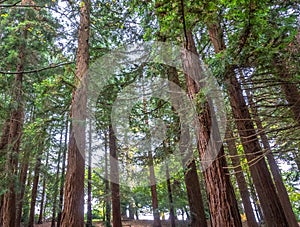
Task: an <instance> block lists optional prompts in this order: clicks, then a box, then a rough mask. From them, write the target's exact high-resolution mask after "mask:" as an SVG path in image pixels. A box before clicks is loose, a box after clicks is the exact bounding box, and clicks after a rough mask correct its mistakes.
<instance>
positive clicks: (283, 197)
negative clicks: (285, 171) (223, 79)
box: [240, 71, 300, 227]
mask: <svg viewBox="0 0 300 227" xmlns="http://www.w3.org/2000/svg"><path fill="white" fill-rule="evenodd" d="M240 78H241V80H242V82H243V83H244V84H246V83H245V78H244V75H243V72H242V71H240ZM245 92H246V95H247V99H248V102H249V105H250V109H251V112H252V114H253V118H254V120H255V124H256V126H257V129H258V132H259V135H260V138H261V141H262V144H263V147H264V149H265V152H267V155H266V156H267V160H268V163H269V167H270V170H271V173H272V176H273V180H274V183H275V186H276V189H277V192H278V196H279V199H280V202H281V205H282V208H283V211H284V214H285V216H286V219H287V221H288V223H289V226H291V227H298V222H297V220H296V217H295V214H294V212H293V209H292V205H291V202H290V199H289V195H288V193H287V191H286V188H285V186H284V183H283V180H282V177H281V173H280V169H279V167H278V165H277V163H276V161H275V158H274V155H273V153H272V150H271V146H270V144H269V140H268V137H267V135H266V133H265V129H264V128H263V125H262V122H261V120H260V118H259V115H258V110H257V107H256V105H255V103H254V100H253V96H252V93H251V92H250V90H249V89H248V88H247V87H246V90H245ZM299 113H300V112H299Z"/></svg>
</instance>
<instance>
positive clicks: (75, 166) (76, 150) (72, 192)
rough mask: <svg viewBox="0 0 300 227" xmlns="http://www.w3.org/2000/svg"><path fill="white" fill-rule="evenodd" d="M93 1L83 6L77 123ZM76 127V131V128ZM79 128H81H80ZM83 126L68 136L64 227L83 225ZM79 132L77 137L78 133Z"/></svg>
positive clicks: (81, 117)
mask: <svg viewBox="0 0 300 227" xmlns="http://www.w3.org/2000/svg"><path fill="white" fill-rule="evenodd" d="M89 36H90V1H89V0H83V1H82V2H81V4H80V24H79V31H78V50H77V58H76V71H75V80H76V85H77V88H79V86H80V89H76V90H74V91H73V97H72V109H71V117H72V119H74V120H76V121H85V108H86V93H85V92H86V91H85V89H86V87H85V86H86V85H85V83H86V79H87V78H86V77H87V71H88V65H89ZM75 127H76V128H77V130H76V129H75ZM78 127H79V128H80V129H78ZM82 127H84V126H82V125H81V126H79V125H78V123H77V125H75V124H74V121H72V126H71V130H70V135H69V148H68V167H67V173H66V182H65V192H64V193H65V196H64V198H65V201H64V209H63V213H62V221H61V226H63V227H67V226H84V170H85V168H84V164H85V163H84V159H85V154H84V148H85V133H84V131H85V130H84V128H82ZM74 131H76V134H77V135H76V136H75V132H74Z"/></svg>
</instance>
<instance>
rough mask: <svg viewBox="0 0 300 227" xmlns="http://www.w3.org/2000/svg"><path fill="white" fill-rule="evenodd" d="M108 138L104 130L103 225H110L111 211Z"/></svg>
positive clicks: (108, 226) (107, 226)
mask: <svg viewBox="0 0 300 227" xmlns="http://www.w3.org/2000/svg"><path fill="white" fill-rule="evenodd" d="M108 142H109V141H108V139H107V132H106V131H105V132H104V152H105V154H104V157H105V167H104V168H105V170H104V174H105V177H104V184H105V191H104V193H105V226H106V227H110V226H111V224H110V221H111V220H110V212H111V204H110V190H109V181H108V179H109V178H108V152H107V151H108V146H107V144H108Z"/></svg>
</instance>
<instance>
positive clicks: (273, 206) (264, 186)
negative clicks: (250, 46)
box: [208, 23, 287, 227]
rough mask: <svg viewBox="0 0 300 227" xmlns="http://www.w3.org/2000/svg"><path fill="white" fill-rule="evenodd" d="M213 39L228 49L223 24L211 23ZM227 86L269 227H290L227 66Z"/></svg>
mask: <svg viewBox="0 0 300 227" xmlns="http://www.w3.org/2000/svg"><path fill="white" fill-rule="evenodd" d="M208 32H209V37H210V40H211V42H212V44H213V46H214V48H215V53H219V52H220V51H222V50H225V49H226V46H225V41H224V37H223V30H222V28H221V26H220V23H212V24H210V23H208ZM226 73H227V75H226V79H227V80H226V84H227V91H228V95H229V101H230V105H231V108H232V113H233V116H234V118H235V122H236V126H237V129H238V132H239V135H240V138H241V142H242V145H243V148H244V151H245V153H246V157H247V160H248V163H249V169H250V172H251V176H252V178H253V183H254V185H255V188H256V191H257V194H258V197H259V199H260V202H261V206H262V209H263V213H264V217H265V221H266V224H267V225H268V226H274V227H277V226H278V227H279V226H287V220H286V217H285V215H284V212H283V209H282V206H281V203H280V200H279V198H278V195H277V192H276V189H275V186H274V184H273V181H272V178H271V175H270V172H269V170H268V167H267V164H266V162H265V159H264V156H263V153H262V151H261V147H260V145H259V142H258V139H257V136H256V131H255V129H254V125H253V122H252V120H251V117H250V113H249V110H248V108H247V105H246V102H245V100H244V97H243V92H242V89H241V86H240V84H239V82H238V80H237V78H236V75H235V71H234V68H232V67H227V70H226Z"/></svg>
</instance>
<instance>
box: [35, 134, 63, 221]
mask: <svg viewBox="0 0 300 227" xmlns="http://www.w3.org/2000/svg"><path fill="white" fill-rule="evenodd" d="M63 133H64V132H63V129H62V130H61V132H60V139H59V151H58V157H57V166H56V176H55V189H54V194H53V206H52V220H51V227H55V222H56V211H57V196H58V189H59V187H58V185H59V180H60V178H59V172H60V163H61V155H62V152H63V149H64V148H63V142H62V140H63ZM41 216H42V215H40V218H39V219H41ZM41 220H42V219H41ZM39 221H40V220H39Z"/></svg>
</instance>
